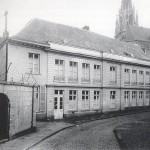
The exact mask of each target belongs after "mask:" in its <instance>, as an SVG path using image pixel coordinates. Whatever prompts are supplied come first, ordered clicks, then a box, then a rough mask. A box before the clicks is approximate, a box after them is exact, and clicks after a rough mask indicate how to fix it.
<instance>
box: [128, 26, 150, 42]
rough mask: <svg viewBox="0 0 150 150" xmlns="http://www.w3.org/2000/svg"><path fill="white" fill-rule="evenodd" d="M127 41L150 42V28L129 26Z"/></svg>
mask: <svg viewBox="0 0 150 150" xmlns="http://www.w3.org/2000/svg"><path fill="white" fill-rule="evenodd" d="M127 39H128V40H140V41H149V42H150V28H143V27H138V26H132V25H129V29H128V33H127Z"/></svg>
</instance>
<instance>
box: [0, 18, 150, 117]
mask: <svg viewBox="0 0 150 150" xmlns="http://www.w3.org/2000/svg"><path fill="white" fill-rule="evenodd" d="M4 54H5V53H4ZM149 60H150V59H149V58H147V57H146V55H145V53H144V52H143V51H142V50H141V48H140V47H139V46H138V45H133V44H130V43H126V42H120V41H117V40H114V39H111V38H108V37H105V36H102V35H99V34H96V33H93V32H91V31H87V30H84V29H78V28H75V27H70V26H65V25H61V24H56V23H51V22H48V21H44V20H40V19H33V20H31V21H30V22H29V23H28V24H27V25H26V26H25V28H24V29H23V30H22V31H21V32H19V33H18V34H17V35H15V36H13V37H11V38H9V41H8V59H7V62H6V63H7V66H9V70H8V69H7V70H8V71H7V81H9V82H21V83H22V84H24V83H26V84H27V83H30V84H32V85H39V86H38V88H35V89H36V93H35V95H36V100H37V103H36V104H37V105H36V107H37V118H38V119H44V118H47V119H51V118H54V119H61V118H63V117H68V116H71V115H72V114H74V115H80V114H85V113H94V112H107V111H118V110H124V109H126V108H129V107H140V106H149V103H150V101H149V100H150V96H149V94H150V90H149V88H150V68H149V65H150V61H149ZM1 73H2V72H0V74H1Z"/></svg>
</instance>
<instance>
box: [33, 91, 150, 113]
mask: <svg viewBox="0 0 150 150" xmlns="http://www.w3.org/2000/svg"><path fill="white" fill-rule="evenodd" d="M40 90H42V89H40ZM43 91H44V90H42V91H41V92H42V93H41V92H40V93H38V90H36V91H35V98H36V99H37V100H36V106H37V111H45V108H46V103H47V102H46V96H44V95H45V94H46V93H45V92H43ZM53 92H54V95H51V100H52V102H53V105H54V107H53V108H54V110H57V109H64V105H65V106H66V105H67V107H65V109H67V110H68V111H79V110H102V109H105V108H104V107H106V106H107V107H108V109H110V110H111V109H118V103H121V105H122V108H127V107H138V106H149V105H150V91H149V90H121V93H120V91H118V90H104V91H103V93H102V91H101V90H89V89H87V90H67V91H66V90H54V91H53Z"/></svg>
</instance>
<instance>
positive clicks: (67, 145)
mask: <svg viewBox="0 0 150 150" xmlns="http://www.w3.org/2000/svg"><path fill="white" fill-rule="evenodd" d="M147 118H150V112H145V113H139V114H133V115H126V116H121V117H114V118H108V119H103V120H97V121H92V122H87V123H84V124H80V125H77V126H76V127H72V128H69V129H66V130H64V131H62V132H59V133H58V134H55V135H54V136H52V137H50V138H48V139H46V140H45V141H43V142H42V143H40V144H38V145H36V146H35V147H32V148H31V150H120V149H121V148H120V146H119V144H118V142H117V139H116V137H115V135H114V132H113V130H114V128H115V127H116V126H118V125H121V124H123V123H129V122H133V121H138V120H141V119H147Z"/></svg>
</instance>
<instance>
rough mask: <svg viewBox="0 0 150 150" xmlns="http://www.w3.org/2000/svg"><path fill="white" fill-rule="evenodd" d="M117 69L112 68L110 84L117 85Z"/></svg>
mask: <svg viewBox="0 0 150 150" xmlns="http://www.w3.org/2000/svg"><path fill="white" fill-rule="evenodd" d="M116 75H117V74H116V67H110V82H111V83H117V76H116Z"/></svg>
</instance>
